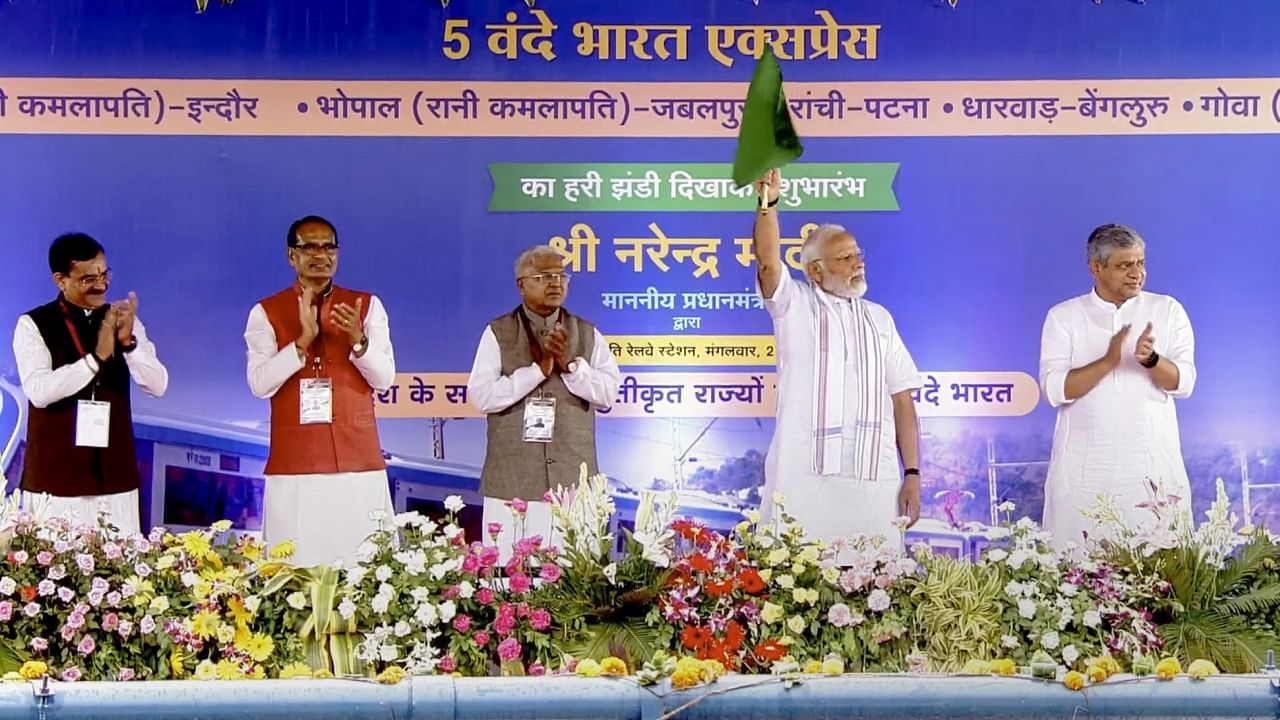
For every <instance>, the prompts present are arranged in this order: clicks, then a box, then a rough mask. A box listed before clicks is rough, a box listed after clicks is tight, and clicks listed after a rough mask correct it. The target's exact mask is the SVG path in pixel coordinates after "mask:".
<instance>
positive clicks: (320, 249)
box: [293, 242, 338, 255]
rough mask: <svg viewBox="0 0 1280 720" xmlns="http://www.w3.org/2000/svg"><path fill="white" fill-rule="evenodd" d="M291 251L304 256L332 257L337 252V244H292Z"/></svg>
mask: <svg viewBox="0 0 1280 720" xmlns="http://www.w3.org/2000/svg"><path fill="white" fill-rule="evenodd" d="M293 249H294V250H297V251H298V252H300V253H303V254H306V255H319V254H321V253H324V254H326V255H332V254H334V253H336V252H338V243H336V242H332V243H298V242H296V243H294V244H293Z"/></svg>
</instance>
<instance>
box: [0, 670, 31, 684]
mask: <svg viewBox="0 0 1280 720" xmlns="http://www.w3.org/2000/svg"><path fill="white" fill-rule="evenodd" d="M0 680H3V681H4V682H7V683H20V682H26V681H27V679H26V678H24V677H22V673H20V672H18V671H17V670H10V671H9V672H7V673H5V674H4V675H3V676H0Z"/></svg>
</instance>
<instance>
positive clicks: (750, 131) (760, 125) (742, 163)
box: [733, 45, 804, 187]
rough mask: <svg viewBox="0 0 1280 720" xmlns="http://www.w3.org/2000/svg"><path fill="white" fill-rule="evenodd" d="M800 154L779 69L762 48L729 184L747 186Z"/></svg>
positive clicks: (752, 80)
mask: <svg viewBox="0 0 1280 720" xmlns="http://www.w3.org/2000/svg"><path fill="white" fill-rule="evenodd" d="M802 153H804V146H803V145H801V144H800V138H799V137H798V136H797V135H796V129H795V126H793V125H792V124H791V111H790V110H789V109H788V108H787V96H786V95H785V94H783V92H782V69H781V68H779V67H778V60H777V58H775V57H774V56H773V50H772V49H771V48H770V47H769V46H768V45H766V46H765V49H764V54H763V55H762V56H760V61H759V62H757V63H756V71H755V74H753V75H752V76H751V86H750V87H748V88H747V101H746V103H745V104H744V105H743V109H742V127H741V128H739V129H738V150H737V152H736V153H735V155H734V158H733V182H734V183H736V184H737V185H738V187H742V186H744V185H749V184H751V183H752V182H755V181H756V180H758V179H759V178H760V176H761V175H764V174H765V173H766V172H767V171H769V170H772V169H773V168H779V167H782V166H783V165H786V164H787V163H789V162H791V161H792V160H795V159H796V158H798V157H800V155H801V154H802Z"/></svg>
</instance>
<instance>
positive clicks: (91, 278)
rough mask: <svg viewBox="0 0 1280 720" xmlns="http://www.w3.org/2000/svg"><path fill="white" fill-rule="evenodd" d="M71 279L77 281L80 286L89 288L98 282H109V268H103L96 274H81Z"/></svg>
mask: <svg viewBox="0 0 1280 720" xmlns="http://www.w3.org/2000/svg"><path fill="white" fill-rule="evenodd" d="M72 279H73V280H75V281H76V282H77V283H79V284H80V287H82V288H91V287H93V286H94V285H97V284H98V283H100V282H104V283H109V282H111V268H107V269H106V270H103V271H102V272H101V273H99V274H98V275H81V276H80V277H78V278H72Z"/></svg>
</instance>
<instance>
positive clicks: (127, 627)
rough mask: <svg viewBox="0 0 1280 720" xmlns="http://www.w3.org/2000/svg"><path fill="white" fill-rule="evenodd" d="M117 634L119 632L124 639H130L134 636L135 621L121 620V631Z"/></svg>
mask: <svg viewBox="0 0 1280 720" xmlns="http://www.w3.org/2000/svg"><path fill="white" fill-rule="evenodd" d="M117 632H119V633H120V637H122V638H127V637H129V636H130V635H132V634H133V621H132V620H121V621H120V629H119V630H118V631H117Z"/></svg>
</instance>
